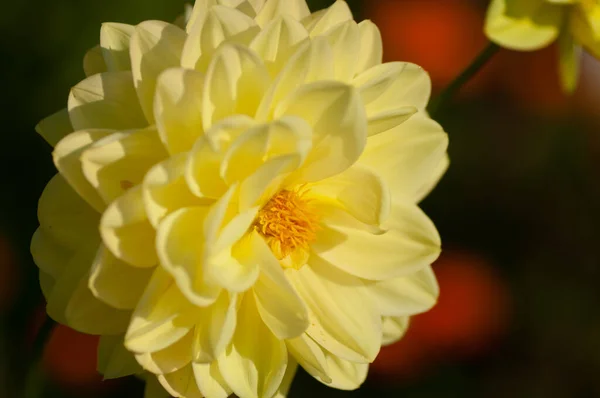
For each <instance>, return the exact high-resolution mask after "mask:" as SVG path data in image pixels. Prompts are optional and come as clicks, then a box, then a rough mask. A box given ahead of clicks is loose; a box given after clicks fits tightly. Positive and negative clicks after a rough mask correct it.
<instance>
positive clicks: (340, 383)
mask: <svg viewBox="0 0 600 398" xmlns="http://www.w3.org/2000/svg"><path fill="white" fill-rule="evenodd" d="M325 358H326V359H327V368H328V370H329V376H330V377H331V380H332V381H331V383H327V385H328V386H330V387H333V388H337V389H339V390H356V389H357V388H358V387H360V386H361V384H362V383H364V381H365V380H366V378H367V372H368V371H369V364H368V363H358V362H352V361H348V360H345V359H342V358H340V357H338V356H336V355H333V354H331V353H326V354H325Z"/></svg>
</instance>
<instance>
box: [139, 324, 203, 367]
mask: <svg viewBox="0 0 600 398" xmlns="http://www.w3.org/2000/svg"><path fill="white" fill-rule="evenodd" d="M193 338H194V331H193V330H190V331H189V332H188V334H186V335H185V336H184V337H182V338H181V339H179V340H178V341H177V342H175V343H174V344H172V345H170V346H168V347H166V348H164V349H162V350H160V351H155V352H146V353H143V354H136V355H135V359H136V360H137V362H138V363H139V364H140V365H141V366H142V368H144V370H146V371H148V372H151V373H154V374H157V375H162V374H165V373H173V372H176V371H178V370H179V369H181V368H183V367H185V366H186V365H188V364H189V363H190V362H192V341H193Z"/></svg>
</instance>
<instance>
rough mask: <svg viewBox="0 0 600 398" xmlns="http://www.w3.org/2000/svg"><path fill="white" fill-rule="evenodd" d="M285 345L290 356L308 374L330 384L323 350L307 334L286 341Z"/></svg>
mask: <svg viewBox="0 0 600 398" xmlns="http://www.w3.org/2000/svg"><path fill="white" fill-rule="evenodd" d="M285 344H286V346H287V349H288V352H289V353H290V355H292V356H293V357H294V358H295V360H296V361H297V362H298V363H299V364H300V366H302V368H303V369H304V370H305V371H306V372H307V373H308V374H310V375H311V376H312V377H314V378H316V379H319V380H321V381H322V382H323V383H331V377H329V375H328V366H327V360H326V359H325V354H324V352H323V349H322V348H321V346H320V345H318V344H317V343H316V342H315V341H314V340H313V339H312V338H310V336H309V335H308V334H307V333H303V334H302V335H300V336H299V337H296V338H293V339H290V340H286V342H285Z"/></svg>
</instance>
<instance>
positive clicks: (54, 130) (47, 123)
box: [35, 108, 73, 146]
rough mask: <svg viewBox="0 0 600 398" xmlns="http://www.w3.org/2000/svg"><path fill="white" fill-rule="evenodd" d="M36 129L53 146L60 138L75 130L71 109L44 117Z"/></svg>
mask: <svg viewBox="0 0 600 398" xmlns="http://www.w3.org/2000/svg"><path fill="white" fill-rule="evenodd" d="M35 131H36V132H37V133H38V134H39V135H41V136H42V138H44V140H46V142H47V143H48V144H50V145H51V146H55V145H56V144H57V143H58V142H59V141H60V140H62V139H63V138H64V137H66V136H67V135H68V134H70V133H72V132H73V126H71V119H70V118H69V111H68V110H67V109H66V108H65V109H61V110H60V111H58V112H56V113H54V114H52V115H50V116H48V117H47V118H45V119H43V120H42V121H41V122H39V123H38V124H37V125H36V126H35Z"/></svg>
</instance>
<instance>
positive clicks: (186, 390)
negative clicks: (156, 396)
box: [158, 365, 204, 398]
mask: <svg viewBox="0 0 600 398" xmlns="http://www.w3.org/2000/svg"><path fill="white" fill-rule="evenodd" d="M158 381H159V382H160V384H162V386H163V387H164V388H165V390H167V392H168V393H169V394H171V395H172V396H174V397H180V398H204V397H203V395H202V393H200V390H198V385H197V384H196V379H195V377H194V372H193V370H192V365H188V366H186V367H183V368H181V369H179V370H178V371H176V372H173V373H168V374H165V375H160V376H158Z"/></svg>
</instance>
